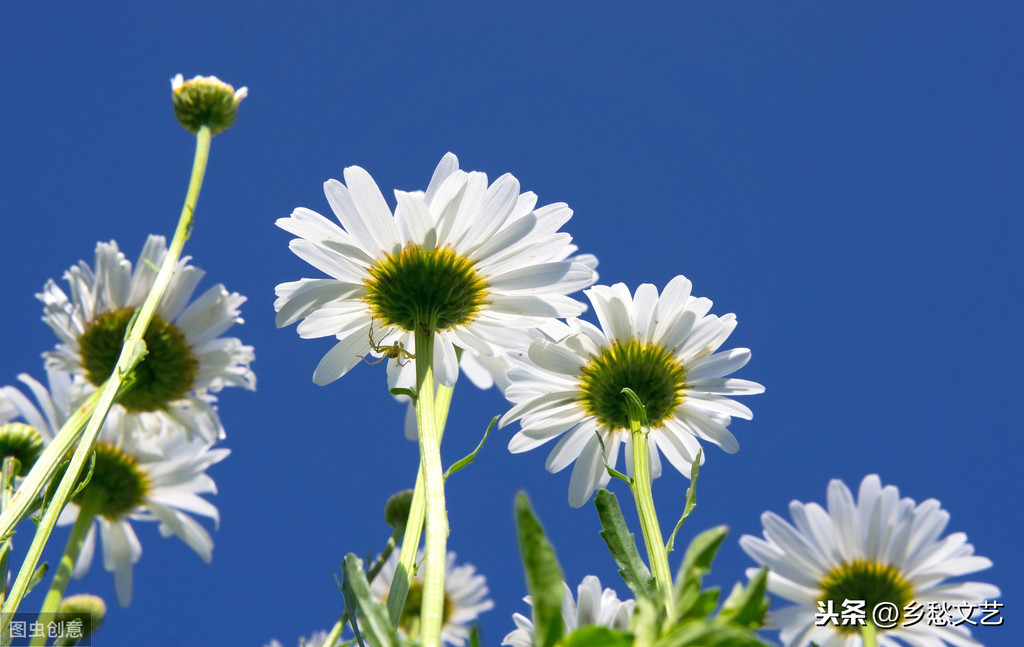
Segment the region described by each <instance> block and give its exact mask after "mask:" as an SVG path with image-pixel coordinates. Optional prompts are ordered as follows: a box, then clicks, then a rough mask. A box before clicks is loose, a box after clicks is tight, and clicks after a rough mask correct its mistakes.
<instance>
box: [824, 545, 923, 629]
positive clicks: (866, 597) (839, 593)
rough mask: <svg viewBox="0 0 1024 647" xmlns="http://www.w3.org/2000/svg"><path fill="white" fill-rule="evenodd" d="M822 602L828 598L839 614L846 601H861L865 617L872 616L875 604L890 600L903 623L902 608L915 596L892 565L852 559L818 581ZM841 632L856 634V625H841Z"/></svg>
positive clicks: (908, 584)
mask: <svg viewBox="0 0 1024 647" xmlns="http://www.w3.org/2000/svg"><path fill="white" fill-rule="evenodd" d="M820 599H821V600H822V601H825V600H831V601H832V605H833V609H834V610H835V612H836V613H841V611H842V609H843V604H844V603H845V602H846V601H847V600H863V601H864V614H865V618H866V619H867V620H870V619H871V618H872V617H873V615H872V614H873V613H874V609H875V607H876V606H877V605H878V604H880V603H882V602H891V603H893V604H895V605H896V608H897V609H899V611H900V620H899V622H898V623H897V625H898V624H902V622H903V608H904V607H905V606H906V605H907V604H908V603H909V602H911V601H912V600H913V599H914V589H913V587H912V586H911V585H910V583H908V582H907V581H906V580H905V579H903V576H902V575H901V574H900V572H899V571H897V570H896V569H895V568H893V567H892V566H889V565H887V564H878V563H876V562H869V561H866V560H859V559H858V560H854V561H852V562H850V563H848V564H841V565H839V566H837V567H835V568H834V569H832V571H831V572H829V574H828V575H826V576H825V579H823V580H822V582H821V598H820ZM836 629H837V630H839V631H840V632H843V633H857V632H858V631H859V630H860V628H859V626H857V625H840V626H838V627H836Z"/></svg>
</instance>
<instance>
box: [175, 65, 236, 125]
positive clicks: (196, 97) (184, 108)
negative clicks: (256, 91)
mask: <svg viewBox="0 0 1024 647" xmlns="http://www.w3.org/2000/svg"><path fill="white" fill-rule="evenodd" d="M248 94H249V89H248V88H239V89H238V90H235V88H234V87H232V86H230V85H228V84H227V83H224V82H223V81H221V80H220V79H218V78H217V77H215V76H196V77H194V78H191V79H189V80H188V81H186V80H185V79H184V77H182V75H180V74H178V75H177V76H175V77H174V78H173V79H171V96H172V98H173V100H174V116H175V117H177V118H178V123H180V124H181V125H182V126H184V128H185V130H187V131H189V132H190V133H192V134H193V135H194V134H196V133H197V132H199V129H200V128H201V127H202V126H207V127H209V129H210V133H211V134H213V135H216V134H219V133H222V132H224V131H225V130H227V129H228V128H230V127H231V125H232V124H233V123H235V117H236V116H238V104H239V103H241V101H242V99H244V98H245V97H246V96H247V95H248Z"/></svg>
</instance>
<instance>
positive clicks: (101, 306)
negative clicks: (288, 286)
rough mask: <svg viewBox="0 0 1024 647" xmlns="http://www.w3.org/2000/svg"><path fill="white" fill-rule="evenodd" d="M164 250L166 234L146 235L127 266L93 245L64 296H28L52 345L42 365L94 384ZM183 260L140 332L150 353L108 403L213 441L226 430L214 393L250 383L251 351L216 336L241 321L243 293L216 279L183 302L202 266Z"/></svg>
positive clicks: (155, 425) (159, 426)
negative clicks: (39, 307)
mask: <svg viewBox="0 0 1024 647" xmlns="http://www.w3.org/2000/svg"><path fill="white" fill-rule="evenodd" d="M166 254H167V247H166V245H165V243H164V238H163V237H162V236H150V237H149V238H148V239H147V240H146V244H145V246H144V247H143V248H142V253H141V254H140V256H139V259H138V261H136V263H135V264H134V267H133V265H132V263H131V261H129V260H127V259H126V258H125V256H124V254H123V253H122V252H121V251H120V250H119V249H118V247H117V243H115V242H114V241H111V242H109V243H98V244H97V245H96V258H95V265H94V267H90V266H89V264H88V263H86V262H84V261H82V262H80V263H78V265H75V266H73V267H71V268H70V269H69V270H68V271H67V272H65V273H64V279H65V281H67V284H68V290H69V292H70V296H69V294H68V293H65V292H64V290H62V289H61V288H60V286H58V285H57V283H56V282H55V281H53V280H50V281H48V282H47V283H46V285H45V286H44V287H43V291H42V293H40V294H38V295H36V296H37V298H38V299H39V300H40V301H41V302H42V303H43V321H45V322H46V323H47V324H48V325H49V326H50V328H52V329H53V331H54V332H55V333H56V334H57V337H58V339H59V340H60V343H58V345H57V347H56V349H55V350H53V351H50V352H48V353H45V357H46V365H47V367H48V368H51V369H57V370H61V371H65V372H67V373H71V374H73V375H76V376H82V377H84V378H85V381H86V382H87V383H88V384H90V385H91V386H92V388H98V387H99V386H100V385H102V384H103V382H104V381H105V380H106V379H107V377H108V376H109V375H110V373H111V372H112V371H113V369H114V367H115V366H116V364H117V359H118V357H119V355H120V353H121V345H122V342H123V340H124V334H125V330H126V328H127V326H128V323H129V321H130V320H131V318H132V316H133V315H134V314H135V311H136V310H137V309H138V308H139V307H140V306H141V305H142V303H143V301H145V299H146V296H147V295H148V294H149V291H150V289H151V288H152V286H153V282H154V279H155V278H156V274H157V268H158V267H159V266H160V264H161V263H162V262H163V259H164V256H165V255H166ZM188 261H189V258H188V257H186V258H183V259H182V260H181V261H180V262H179V263H178V265H177V267H176V268H175V270H174V273H173V275H172V277H171V282H170V285H169V286H168V289H167V292H166V294H164V297H163V299H162V300H161V302H160V304H159V306H158V307H157V310H156V315H155V316H154V317H153V320H152V322H151V323H150V325H149V328H148V329H147V330H146V334H145V336H144V337H143V339H144V340H145V342H146V348H147V351H148V353H147V355H146V357H145V358H144V359H143V360H142V362H141V363H140V364H139V365H138V366H137V367H136V368H135V372H134V377H135V381H134V385H133V386H132V388H131V389H130V390H129V391H128V392H127V393H126V394H125V395H124V396H123V397H122V398H121V399H120V400H119V401H118V402H119V404H118V405H116V406H115V407H114V409H121V408H123V409H124V410H125V411H126V412H128V414H130V415H133V416H138V417H141V418H143V419H145V420H144V422H143V423H142V424H141V425H139V428H142V429H153V430H158V431H180V432H182V433H185V434H186V435H193V434H196V435H199V436H201V437H202V438H203V439H205V440H207V441H213V440H215V439H217V438H223V436H224V429H223V427H222V426H221V423H220V419H219V417H218V416H217V413H216V410H215V408H214V406H213V403H214V402H215V401H216V398H215V397H214V396H213V395H212V394H213V393H215V392H217V391H220V390H221V389H223V388H224V387H226V386H240V387H242V388H246V389H250V390H251V389H255V388H256V376H255V375H254V374H253V372H252V370H251V369H250V368H249V364H250V363H251V362H252V361H253V359H254V357H255V356H254V354H253V349H252V347H251V346H245V345H243V344H242V342H241V341H240V340H239V339H238V338H236V337H222V336H221V335H222V334H223V333H224V332H226V331H227V330H228V329H229V328H230V327H231V326H233V325H234V324H236V323H242V318H241V316H240V315H239V306H241V304H242V303H244V302H245V297H243V296H241V295H240V294H238V293H236V292H228V291H227V290H226V289H225V288H224V286H223V285H219V284H218V285H215V286H213V287H211V288H209V289H208V290H206V292H204V293H203V294H202V295H201V296H199V298H198V299H195V300H194V301H191V303H190V300H191V299H192V295H193V293H194V292H195V289H196V286H197V285H198V283H199V281H200V279H202V277H203V274H204V272H203V271H202V270H200V269H199V268H197V267H195V266H193V265H190V264H189V262H188Z"/></svg>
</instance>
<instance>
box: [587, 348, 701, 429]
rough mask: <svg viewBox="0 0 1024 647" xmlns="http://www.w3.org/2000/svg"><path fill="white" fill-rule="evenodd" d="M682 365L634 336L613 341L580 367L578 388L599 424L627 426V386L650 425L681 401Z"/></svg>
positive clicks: (666, 352) (670, 412) (657, 423)
mask: <svg viewBox="0 0 1024 647" xmlns="http://www.w3.org/2000/svg"><path fill="white" fill-rule="evenodd" d="M685 377H686V369H684V368H683V365H682V364H680V363H679V361H677V360H676V359H675V357H673V355H672V354H671V353H670V352H669V351H668V350H666V349H664V348H662V347H661V346H659V345H657V344H648V343H643V342H641V341H640V340H638V339H630V340H629V341H627V342H621V341H614V342H612V344H611V346H609V347H608V348H605V349H604V350H603V351H601V354H600V355H598V356H596V357H593V358H592V359H591V360H590V362H589V363H588V364H587V365H586V366H584V367H583V370H582V372H581V375H580V383H579V388H580V392H581V395H582V404H583V408H584V410H585V411H586V412H587V414H589V415H592V416H596V417H597V420H598V422H599V423H601V425H602V426H605V427H608V428H609V429H611V430H613V431H615V430H628V429H629V415H628V409H627V407H626V398H625V396H623V395H622V389H624V388H630V389H632V390H633V392H634V393H636V394H637V397H639V398H640V402H642V403H643V404H644V406H645V407H646V409H647V421H648V422H649V423H650V425H651V427H657V426H659V425H660V424H661V423H662V422H663V421H664V420H665V419H666V418H668V417H670V416H671V415H672V412H673V411H674V410H675V409H676V407H678V406H679V405H680V404H681V403H682V401H683V387H684V386H685V381H684V379H685Z"/></svg>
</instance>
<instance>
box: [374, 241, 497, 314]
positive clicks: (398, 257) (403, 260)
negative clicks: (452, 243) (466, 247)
mask: <svg viewBox="0 0 1024 647" xmlns="http://www.w3.org/2000/svg"><path fill="white" fill-rule="evenodd" d="M369 272H370V277H369V278H367V279H365V281H364V282H365V284H366V288H367V294H366V296H364V297H363V300H364V301H365V302H366V303H367V304H368V305H369V306H370V311H371V313H372V316H373V318H374V319H375V320H376V321H377V322H378V324H379V325H381V326H385V327H387V326H398V327H399V328H401V329H403V330H406V331H409V332H415V330H416V328H417V326H420V327H424V326H425V327H426V329H427V331H428V332H435V331H438V330H444V329H446V328H452V327H453V326H464V325H466V324H468V323H469V322H471V321H472V320H473V319H474V318H475V317H476V314H477V312H479V310H480V308H481V307H482V306H483V305H484V304H485V303H486V297H487V284H486V283H485V282H484V280H483V279H482V278H480V276H479V275H477V273H476V272H475V271H474V269H473V262H472V261H470V260H469V259H467V258H466V257H465V256H461V255H459V254H458V253H456V252H455V250H453V249H452V248H451V247H442V248H431V249H424V248H422V247H420V246H419V245H413V244H410V245H406V247H405V248H404V249H402V251H401V252H399V253H398V254H388V255H387V256H386V257H384V259H383V260H381V261H379V262H378V263H377V264H376V265H374V266H373V267H371V268H370V270H369Z"/></svg>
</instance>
